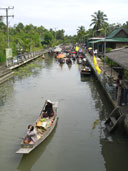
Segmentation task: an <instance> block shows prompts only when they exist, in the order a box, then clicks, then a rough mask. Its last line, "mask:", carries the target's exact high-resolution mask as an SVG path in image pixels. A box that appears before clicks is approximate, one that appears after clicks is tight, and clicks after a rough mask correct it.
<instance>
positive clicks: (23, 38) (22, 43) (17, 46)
mask: <svg viewBox="0 0 128 171" xmlns="http://www.w3.org/2000/svg"><path fill="white" fill-rule="evenodd" d="M107 20H108V19H107V15H106V14H104V13H103V12H102V11H98V12H95V13H94V14H93V15H92V20H91V24H90V26H93V27H92V28H90V29H88V30H85V27H84V26H80V27H78V29H77V34H76V35H74V36H68V35H64V30H63V29H62V30H53V29H50V30H48V29H46V28H44V27H43V26H40V27H37V26H33V25H32V24H29V25H23V24H22V23H19V24H18V25H14V26H13V27H10V28H9V43H10V48H12V51H13V56H15V55H17V53H18V51H19V50H21V51H22V53H23V52H31V51H36V50H39V49H42V48H44V47H50V46H55V45H58V44H61V43H63V44H67V43H76V42H80V43H84V42H85V41H86V40H87V39H88V38H89V37H92V36H94V33H95V36H96V35H98V36H104V35H105V33H106V34H109V33H110V32H111V31H112V30H113V29H114V28H116V27H117V26H118V27H121V26H122V27H123V28H125V29H126V31H128V21H127V22H126V23H124V24H123V25H121V24H109V23H108V22H107ZM106 28H107V29H106ZM6 30H7V28H6V25H5V24H4V23H3V22H2V19H1V18H0V38H1V42H0V61H1V62H2V61H5V48H6V47H7V31H6Z"/></svg>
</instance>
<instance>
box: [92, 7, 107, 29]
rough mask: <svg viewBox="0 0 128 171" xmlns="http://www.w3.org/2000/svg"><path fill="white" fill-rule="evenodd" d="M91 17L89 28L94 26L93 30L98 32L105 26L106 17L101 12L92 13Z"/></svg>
mask: <svg viewBox="0 0 128 171" xmlns="http://www.w3.org/2000/svg"><path fill="white" fill-rule="evenodd" d="M91 16H92V20H91V21H92V23H91V24H90V26H92V25H94V27H93V29H94V30H99V29H101V28H103V27H104V26H105V25H106V23H107V22H106V21H107V20H108V18H107V15H106V14H104V13H103V12H102V11H100V10H98V12H94V15H91Z"/></svg>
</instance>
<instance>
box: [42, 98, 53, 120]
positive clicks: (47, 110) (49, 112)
mask: <svg viewBox="0 0 128 171" xmlns="http://www.w3.org/2000/svg"><path fill="white" fill-rule="evenodd" d="M43 112H44V113H43V117H52V116H53V115H54V111H53V104H52V102H51V101H50V100H47V104H46V106H45V109H44V111H43Z"/></svg>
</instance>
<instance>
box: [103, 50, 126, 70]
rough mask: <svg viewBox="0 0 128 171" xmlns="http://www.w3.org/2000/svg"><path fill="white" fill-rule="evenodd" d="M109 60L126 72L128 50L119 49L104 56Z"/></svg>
mask: <svg viewBox="0 0 128 171" xmlns="http://www.w3.org/2000/svg"><path fill="white" fill-rule="evenodd" d="M105 55H106V56H107V57H108V58H109V59H111V60H112V61H114V62H115V63H117V64H118V65H119V66H121V67H122V68H124V69H126V70H128V48H120V49H116V50H113V51H111V52H109V53H106V54H105Z"/></svg>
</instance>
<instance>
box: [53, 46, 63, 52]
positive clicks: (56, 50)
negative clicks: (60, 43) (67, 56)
mask: <svg viewBox="0 0 128 171" xmlns="http://www.w3.org/2000/svg"><path fill="white" fill-rule="evenodd" d="M53 51H54V52H61V51H62V49H61V48H60V47H56V48H55V49H54V50H53Z"/></svg>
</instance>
